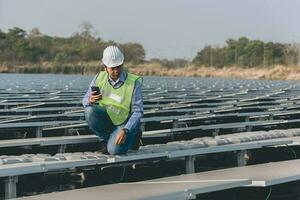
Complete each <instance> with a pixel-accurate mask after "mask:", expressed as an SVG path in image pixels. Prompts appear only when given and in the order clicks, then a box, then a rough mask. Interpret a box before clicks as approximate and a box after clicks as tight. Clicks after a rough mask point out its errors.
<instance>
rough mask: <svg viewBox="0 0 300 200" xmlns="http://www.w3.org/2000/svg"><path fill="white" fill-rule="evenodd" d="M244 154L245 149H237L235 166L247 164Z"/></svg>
mask: <svg viewBox="0 0 300 200" xmlns="http://www.w3.org/2000/svg"><path fill="white" fill-rule="evenodd" d="M246 155H247V150H239V151H237V166H239V167H242V166H246V164H247V160H246Z"/></svg>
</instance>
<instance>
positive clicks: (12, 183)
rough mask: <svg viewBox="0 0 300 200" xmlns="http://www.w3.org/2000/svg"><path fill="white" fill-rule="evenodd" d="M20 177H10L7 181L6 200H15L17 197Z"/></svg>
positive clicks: (5, 182)
mask: <svg viewBox="0 0 300 200" xmlns="http://www.w3.org/2000/svg"><path fill="white" fill-rule="evenodd" d="M17 183H18V176H9V177H7V178H6V179H5V181H4V184H5V199H13V198H16V197H17Z"/></svg>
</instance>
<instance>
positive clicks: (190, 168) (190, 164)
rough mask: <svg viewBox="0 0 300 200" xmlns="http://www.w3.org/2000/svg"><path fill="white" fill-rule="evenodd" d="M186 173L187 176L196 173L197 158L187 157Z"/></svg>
mask: <svg viewBox="0 0 300 200" xmlns="http://www.w3.org/2000/svg"><path fill="white" fill-rule="evenodd" d="M185 171H186V174H192V173H195V156H186V157H185Z"/></svg>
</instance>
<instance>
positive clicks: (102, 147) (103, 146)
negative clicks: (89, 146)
mask: <svg viewBox="0 0 300 200" xmlns="http://www.w3.org/2000/svg"><path fill="white" fill-rule="evenodd" d="M97 152H99V153H102V154H106V155H108V154H109V153H108V151H107V144H106V142H101V143H100V148H99V150H97Z"/></svg>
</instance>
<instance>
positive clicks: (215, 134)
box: [212, 128, 220, 137]
mask: <svg viewBox="0 0 300 200" xmlns="http://www.w3.org/2000/svg"><path fill="white" fill-rule="evenodd" d="M219 133H220V129H219V128H217V129H214V130H213V132H212V136H214V137H215V136H218V135H219Z"/></svg>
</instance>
